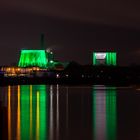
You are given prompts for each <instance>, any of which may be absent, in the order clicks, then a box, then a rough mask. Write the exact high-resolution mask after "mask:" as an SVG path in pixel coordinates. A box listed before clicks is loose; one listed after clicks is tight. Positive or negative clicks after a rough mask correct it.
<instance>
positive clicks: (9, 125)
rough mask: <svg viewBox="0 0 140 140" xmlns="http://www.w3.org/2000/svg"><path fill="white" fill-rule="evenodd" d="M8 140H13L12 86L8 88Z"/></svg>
mask: <svg viewBox="0 0 140 140" xmlns="http://www.w3.org/2000/svg"><path fill="white" fill-rule="evenodd" d="M8 140H11V86H8Z"/></svg>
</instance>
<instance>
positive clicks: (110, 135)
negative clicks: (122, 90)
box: [106, 88, 117, 140]
mask: <svg viewBox="0 0 140 140" xmlns="http://www.w3.org/2000/svg"><path fill="white" fill-rule="evenodd" d="M116 116H117V114H116V89H115V88H114V89H113V88H112V89H107V90H106V127H107V128H106V129H107V140H115V139H116Z"/></svg>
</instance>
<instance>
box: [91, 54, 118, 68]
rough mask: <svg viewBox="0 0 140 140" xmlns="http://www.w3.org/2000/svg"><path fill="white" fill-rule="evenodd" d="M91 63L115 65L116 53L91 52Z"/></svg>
mask: <svg viewBox="0 0 140 140" xmlns="http://www.w3.org/2000/svg"><path fill="white" fill-rule="evenodd" d="M92 62H93V65H106V66H111V65H112V66H116V65H117V53H116V52H93V57H92Z"/></svg>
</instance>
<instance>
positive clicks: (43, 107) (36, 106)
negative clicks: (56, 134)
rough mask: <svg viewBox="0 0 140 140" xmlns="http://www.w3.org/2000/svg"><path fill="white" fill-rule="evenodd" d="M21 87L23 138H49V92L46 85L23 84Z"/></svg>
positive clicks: (22, 139)
mask: <svg viewBox="0 0 140 140" xmlns="http://www.w3.org/2000/svg"><path fill="white" fill-rule="evenodd" d="M20 89H21V92H20V93H21V97H20V102H21V108H20V110H21V111H20V112H21V116H20V118H21V121H20V122H21V131H20V134H21V140H25V139H27V140H28V139H39V140H44V139H46V140H47V139H48V127H47V126H48V94H47V93H46V92H47V88H46V85H33V86H32V85H30V86H29V85H23V86H21V87H20Z"/></svg>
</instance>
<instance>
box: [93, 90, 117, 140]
mask: <svg viewBox="0 0 140 140" xmlns="http://www.w3.org/2000/svg"><path fill="white" fill-rule="evenodd" d="M99 92H101V94H100V95H99V96H98V94H99ZM103 93H105V94H104V95H105V100H103V99H104V98H103V96H104V95H102V94H103ZM92 100H93V103H92V109H93V110H92V118H93V119H92V120H93V124H92V125H93V139H94V140H97V139H98V138H99V137H98V136H99V135H100V132H99V128H100V129H101V128H102V127H103V125H105V127H103V128H102V129H105V130H101V131H102V132H105V134H103V136H105V137H106V138H104V139H107V140H116V127H117V122H116V121H117V118H116V117H117V114H116V107H117V106H116V88H114V87H111V88H109V89H101V90H100V89H96V88H95V87H93V92H92ZM97 100H98V103H97ZM99 101H100V103H99ZM102 103H103V104H104V105H105V112H98V111H99V110H100V111H101V110H102V108H103V107H104V106H103V105H102ZM98 104H99V105H98ZM97 106H98V107H101V108H97ZM97 117H101V118H100V119H99V118H97ZM99 120H100V121H102V123H103V124H102V123H100V122H97V121H99ZM104 121H105V122H104ZM102 132H101V134H102Z"/></svg>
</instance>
